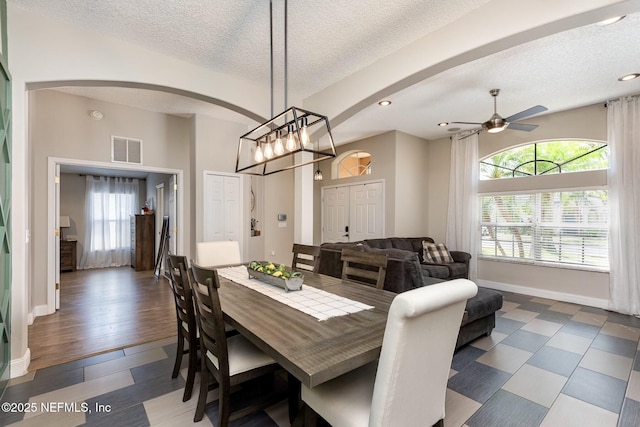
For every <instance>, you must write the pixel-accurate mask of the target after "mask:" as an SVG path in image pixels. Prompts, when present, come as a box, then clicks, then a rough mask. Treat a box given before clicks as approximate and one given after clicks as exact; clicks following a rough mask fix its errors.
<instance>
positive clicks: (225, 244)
mask: <svg viewBox="0 0 640 427" xmlns="http://www.w3.org/2000/svg"><path fill="white" fill-rule="evenodd" d="M241 262H242V256H241V255H240V244H239V243H238V242H237V241H235V240H219V241H213V242H198V243H196V263H197V264H198V265H201V266H206V267H220V266H223V265H233V264H240V263H241Z"/></svg>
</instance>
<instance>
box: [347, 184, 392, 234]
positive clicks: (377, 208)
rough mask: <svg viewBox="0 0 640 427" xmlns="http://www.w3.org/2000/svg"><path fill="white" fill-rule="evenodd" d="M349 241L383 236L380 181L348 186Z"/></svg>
mask: <svg viewBox="0 0 640 427" xmlns="http://www.w3.org/2000/svg"><path fill="white" fill-rule="evenodd" d="M349 190H350V191H349V205H350V207H349V212H350V214H349V241H350V242H359V241H361V240H365V239H377V238H381V237H384V236H383V235H382V230H383V218H382V217H383V198H382V183H381V182H373V183H370V184H362V185H352V186H351V187H349Z"/></svg>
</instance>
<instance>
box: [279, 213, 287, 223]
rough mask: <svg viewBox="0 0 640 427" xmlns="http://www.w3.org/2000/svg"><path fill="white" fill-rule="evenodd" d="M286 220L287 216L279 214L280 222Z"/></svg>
mask: <svg viewBox="0 0 640 427" xmlns="http://www.w3.org/2000/svg"><path fill="white" fill-rule="evenodd" d="M286 220H287V215H286V214H278V221H286Z"/></svg>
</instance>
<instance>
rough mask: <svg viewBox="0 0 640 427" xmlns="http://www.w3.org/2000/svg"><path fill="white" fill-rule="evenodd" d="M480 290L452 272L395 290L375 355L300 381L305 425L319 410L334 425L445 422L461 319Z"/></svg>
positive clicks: (432, 423)
mask: <svg viewBox="0 0 640 427" xmlns="http://www.w3.org/2000/svg"><path fill="white" fill-rule="evenodd" d="M477 292H478V287H477V286H476V285H475V283H473V282H471V281H469V280H467V279H455V280H451V281H448V282H443V283H437V284H435V285H430V286H424V287H421V288H416V289H413V290H410V291H407V292H403V293H400V294H398V295H397V296H396V297H395V298H394V299H393V302H392V303H391V307H390V309H389V314H388V316H387V325H386V327H385V331H384V337H383V340H382V350H381V352H380V359H379V360H378V362H372V363H370V364H368V365H365V366H362V367H360V368H358V369H356V370H354V371H351V372H349V373H347V374H345V375H342V376H340V377H337V378H335V379H333V380H330V381H328V382H325V383H322V384H320V385H318V386H316V387H313V388H309V387H307V386H305V385H304V384H303V385H302V390H301V396H302V400H303V402H305V403H306V405H307V408H306V409H307V412H306V413H305V417H306V418H307V419H306V421H307V423H305V425H311V426H313V425H315V422H316V421H317V415H320V416H321V417H322V418H324V419H325V420H326V421H327V422H328V423H329V424H331V425H332V426H333V427H343V426H350V427H356V426H430V425H437V426H443V425H444V416H445V413H444V404H445V394H446V390H447V381H448V378H449V369H450V368H451V362H452V360H453V351H454V348H455V344H456V337H457V336H458V329H459V328H460V321H461V320H462V314H463V312H464V307H465V303H466V301H467V299H469V298H471V297H473V296H474V295H476V293H477ZM376 368H377V369H376ZM309 409H311V410H309Z"/></svg>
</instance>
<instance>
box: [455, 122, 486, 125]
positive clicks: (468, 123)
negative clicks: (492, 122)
mask: <svg viewBox="0 0 640 427" xmlns="http://www.w3.org/2000/svg"><path fill="white" fill-rule="evenodd" d="M449 123H455V124H458V125H481V124H482V123H476V122H449Z"/></svg>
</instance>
